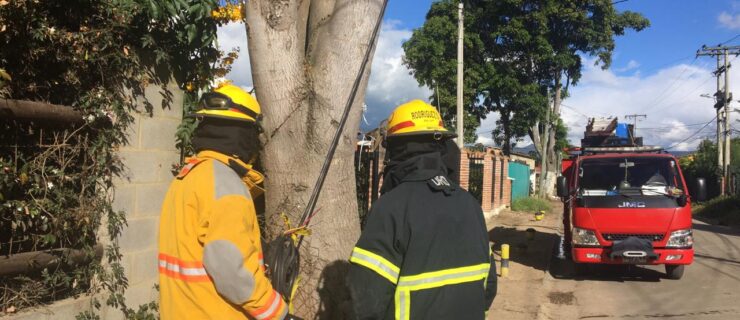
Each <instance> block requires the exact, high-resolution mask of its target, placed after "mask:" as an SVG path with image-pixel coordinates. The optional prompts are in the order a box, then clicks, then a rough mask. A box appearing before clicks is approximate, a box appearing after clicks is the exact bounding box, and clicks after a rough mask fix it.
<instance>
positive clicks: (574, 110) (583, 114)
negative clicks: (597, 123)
mask: <svg viewBox="0 0 740 320" xmlns="http://www.w3.org/2000/svg"><path fill="white" fill-rule="evenodd" d="M560 106H562V107H565V108H566V109H568V110H570V111H573V112H575V113H577V114H579V115H581V116H583V117H585V118H593V117H592V116H589V115H587V114H585V113H583V112H580V111H578V109H576V108H573V107H571V106H569V105H567V104H565V103H562V102H561V103H560Z"/></svg>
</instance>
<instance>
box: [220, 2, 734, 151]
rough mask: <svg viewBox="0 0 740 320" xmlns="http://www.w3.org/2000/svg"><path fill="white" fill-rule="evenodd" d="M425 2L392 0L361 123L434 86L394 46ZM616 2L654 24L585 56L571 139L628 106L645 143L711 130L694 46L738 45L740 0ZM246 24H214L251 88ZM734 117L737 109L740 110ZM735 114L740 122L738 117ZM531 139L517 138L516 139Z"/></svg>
mask: <svg viewBox="0 0 740 320" xmlns="http://www.w3.org/2000/svg"><path fill="white" fill-rule="evenodd" d="M431 3H432V1H431V0H389V2H388V8H387V10H386V15H385V17H384V20H383V26H382V29H381V33H380V38H379V39H378V47H377V49H376V51H375V56H374V57H373V64H372V69H371V75H370V82H369V84H368V88H367V93H366V97H365V103H366V104H367V110H366V111H365V114H364V120H363V123H362V124H361V127H360V129H361V130H368V129H371V128H374V127H376V126H377V125H378V123H379V122H380V121H381V120H383V119H385V118H386V117H387V116H388V115H389V114H390V112H391V111H392V110H393V108H395V106H397V105H398V104H400V103H403V102H405V101H408V100H411V99H416V98H421V99H423V100H428V98H429V96H430V95H431V91H430V90H429V89H428V88H426V87H420V86H419V85H418V83H417V82H416V80H415V79H414V78H413V77H412V76H411V75H409V70H408V69H407V68H406V67H405V66H404V65H403V63H402V59H403V49H402V47H401V45H402V44H403V42H404V41H405V40H407V39H408V38H409V37H410V36H411V33H412V31H413V30H414V29H415V28H419V27H421V26H422V25H423V24H424V19H425V16H426V13H427V11H428V10H429V7H430V6H431ZM616 7H617V8H618V10H622V11H624V10H631V11H636V12H640V13H642V14H643V15H644V16H646V17H647V18H648V19H649V20H650V21H651V26H650V27H649V28H647V29H645V30H643V31H641V32H634V31H629V32H627V34H626V35H624V36H622V37H618V38H617V39H616V49H615V51H614V55H613V62H612V65H611V67H610V68H609V69H607V70H602V69H601V68H600V67H598V66H594V62H595V60H594V59H593V58H591V57H588V56H584V57H583V59H584V61H585V63H584V70H583V77H582V79H581V80H580V81H579V83H578V84H577V85H576V86H575V87H573V88H572V89H571V96H570V97H568V98H567V99H565V100H564V101H563V107H562V111H561V117H562V118H563V120H564V121H565V123H566V125H567V126H568V127H569V129H570V130H569V134H568V138H569V140H570V142H571V143H572V144H574V145H579V142H580V139H581V137H582V135H583V130H584V129H585V126H586V121H587V118H588V117H606V116H616V117H618V118H619V121H620V122H622V121H625V120H626V119H625V118H624V116H625V115H627V114H646V115H647V118H645V119H640V121H639V122H638V123H637V135H638V136H643V137H644V141H645V144H650V145H661V146H663V147H671V148H672V150H693V149H695V148H696V145H697V144H698V143H699V142H700V141H701V139H703V138H711V139H714V136H715V133H716V131H715V130H716V127H715V126H714V122H713V121H711V120H712V119H713V117H714V115H715V114H714V108H712V105H713V104H714V102H713V101H712V100H711V99H709V98H704V97H701V96H700V95H701V94H705V93H709V94H711V93H714V92H715V91H716V78H714V77H713V75H712V71H713V69H714V68H715V64H716V59H714V58H710V57H698V58H697V57H695V54H696V51H697V50H698V49H699V48H700V47H701V46H702V45H704V44H706V45H717V44H719V43H725V44H727V45H740V1H733V0H701V1H699V0H629V1H626V2H622V3H619V4H616ZM244 30H245V29H244V26H243V25H242V24H236V23H232V24H229V25H226V26H224V27H221V28H220V29H219V32H218V33H219V44H220V46H221V47H222V48H223V49H228V48H231V47H235V46H238V47H240V48H241V52H240V57H239V59H238V60H237V62H236V63H235V64H234V68H233V70H232V72H231V74H229V75H228V77H229V78H231V79H232V80H234V82H235V83H236V84H238V85H241V86H243V87H247V88H249V87H252V80H251V74H250V67H249V57H248V53H247V39H246V34H245V31H244ZM732 58H734V57H732ZM732 58H731V59H732ZM738 61H739V62H740V60H738ZM730 77H731V79H730V87H731V91H734V92H740V78H738V77H740V70H737V68H732V69H730ZM734 79H736V80H734ZM738 96H739V97H740V95H738ZM734 106H735V107H738V108H740V103H738V101H736V102H735V103H734ZM732 117H733V118H735V119H739V118H740V114H738V113H733V115H732ZM497 118H498V117H497V116H496V115H495V114H491V115H489V117H487V119H486V120H484V121H483V122H482V123H481V126H480V127H479V129H478V131H477V132H478V133H479V134H478V142H480V143H483V144H486V145H492V144H493V141H492V139H491V137H490V134H489V133H488V132H490V131H491V130H492V129H493V128H495V126H496V125H495V121H496V119H497ZM732 123H736V124H733V126H734V127H736V128H738V129H740V123H737V122H736V121H735V120H732ZM529 143H531V142H530V141H529V139H528V138H524V139H521V141H519V142H518V144H517V145H518V146H520V147H524V146H526V145H527V144H529Z"/></svg>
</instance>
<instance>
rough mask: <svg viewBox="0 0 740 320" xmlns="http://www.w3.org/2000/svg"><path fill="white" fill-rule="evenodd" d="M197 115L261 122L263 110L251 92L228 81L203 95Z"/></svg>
mask: <svg viewBox="0 0 740 320" xmlns="http://www.w3.org/2000/svg"><path fill="white" fill-rule="evenodd" d="M195 116H204V117H214V118H226V119H233V120H243V121H250V122H259V121H260V120H261V119H262V111H261V109H260V105H259V103H257V99H255V98H254V97H252V95H251V94H249V93H248V92H246V91H244V90H242V88H239V87H237V86H235V85H233V84H231V83H230V82H227V83H226V84H224V85H221V86H219V87H218V88H216V89H214V90H213V91H211V92H208V93H204V94H203V96H201V98H200V105H199V106H198V110H197V111H196V112H195Z"/></svg>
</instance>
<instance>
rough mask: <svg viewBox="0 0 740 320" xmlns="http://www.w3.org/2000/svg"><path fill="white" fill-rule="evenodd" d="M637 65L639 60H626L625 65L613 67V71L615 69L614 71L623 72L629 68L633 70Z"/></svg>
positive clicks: (638, 65)
mask: <svg viewBox="0 0 740 320" xmlns="http://www.w3.org/2000/svg"><path fill="white" fill-rule="evenodd" d="M638 67H640V63H639V62H637V61H635V60H630V61H629V62H627V65H626V66H624V67H622V68H617V69H614V71H616V72H625V71H630V70H633V69H637V68H638Z"/></svg>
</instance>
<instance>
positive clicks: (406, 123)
mask: <svg viewBox="0 0 740 320" xmlns="http://www.w3.org/2000/svg"><path fill="white" fill-rule="evenodd" d="M413 126H415V124H414V122H413V121H404V122H401V123H399V124H397V125H395V126H393V127H392V128H390V129H388V133H394V132H396V131H398V130H401V129H403V128H408V127H413Z"/></svg>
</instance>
